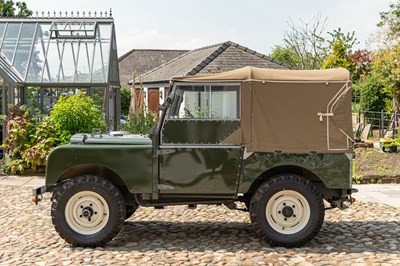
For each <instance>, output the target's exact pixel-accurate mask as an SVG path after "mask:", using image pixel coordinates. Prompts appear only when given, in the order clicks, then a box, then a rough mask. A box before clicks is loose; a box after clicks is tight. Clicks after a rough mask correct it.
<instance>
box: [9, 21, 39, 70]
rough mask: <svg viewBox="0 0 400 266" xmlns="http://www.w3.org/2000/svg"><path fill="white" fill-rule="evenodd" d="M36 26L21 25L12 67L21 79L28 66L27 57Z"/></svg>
mask: <svg viewBox="0 0 400 266" xmlns="http://www.w3.org/2000/svg"><path fill="white" fill-rule="evenodd" d="M35 29H36V24H33V23H27V24H23V25H22V29H21V34H20V37H19V41H18V46H17V50H16V53H15V58H14V62H13V65H14V67H15V69H16V70H17V71H18V73H19V74H20V75H21V77H25V74H26V70H27V68H28V64H29V55H30V52H31V50H32V44H33V41H34V35H35Z"/></svg>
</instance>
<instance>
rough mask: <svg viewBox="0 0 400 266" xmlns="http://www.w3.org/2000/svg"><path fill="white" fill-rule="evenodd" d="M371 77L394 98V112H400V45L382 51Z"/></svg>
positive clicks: (373, 66) (379, 53)
mask: <svg viewBox="0 0 400 266" xmlns="http://www.w3.org/2000/svg"><path fill="white" fill-rule="evenodd" d="M371 75H374V76H375V77H376V78H377V79H378V81H379V83H381V84H382V85H383V87H384V89H383V90H384V91H385V92H387V93H388V94H389V95H390V96H391V97H392V98H393V110H394V111H399V103H400V44H396V45H394V46H393V47H388V48H386V49H382V50H380V51H379V52H378V53H377V55H376V58H375V60H374V62H373V65H372V70H371Z"/></svg>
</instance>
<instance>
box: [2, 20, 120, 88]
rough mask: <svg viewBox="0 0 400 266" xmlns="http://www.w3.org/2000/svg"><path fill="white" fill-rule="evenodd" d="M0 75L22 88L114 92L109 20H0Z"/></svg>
mask: <svg viewBox="0 0 400 266" xmlns="http://www.w3.org/2000/svg"><path fill="white" fill-rule="evenodd" d="M0 75H1V76H2V77H3V78H5V79H7V80H9V81H11V82H13V83H15V84H20V85H25V86H55V87H61V86H81V87H95V86H108V85H109V86H117V87H119V86H120V82H119V74H118V56H117V45H116V38H115V30H114V20H113V18H112V17H80V18H79V17H75V18H63V17H59V18H58V17H57V18H56V17H52V18H43V17H42V18H37V17H36V18H26V19H21V18H17V19H10V18H7V19H0Z"/></svg>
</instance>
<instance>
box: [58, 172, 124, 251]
mask: <svg viewBox="0 0 400 266" xmlns="http://www.w3.org/2000/svg"><path fill="white" fill-rule="evenodd" d="M125 215H126V209H125V202H124V198H123V196H122V194H121V192H120V191H119V190H118V188H117V187H116V186H114V185H113V184H112V183H111V182H110V181H108V180H107V179H104V178H102V177H98V176H93V175H85V176H78V177H75V178H72V179H70V180H67V181H65V182H63V183H61V184H59V185H58V187H57V189H56V191H55V192H54V193H53V198H52V205H51V218H52V222H53V225H54V227H55V229H56V231H57V232H58V233H59V234H60V236H61V237H62V238H63V239H65V241H67V242H68V243H70V244H72V245H73V246H81V247H97V246H103V245H105V244H106V243H108V242H109V241H111V240H112V239H113V238H114V237H115V236H116V235H117V234H118V232H119V231H120V230H121V228H122V225H123V223H124V220H125Z"/></svg>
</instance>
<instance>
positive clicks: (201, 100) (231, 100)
mask: <svg viewBox="0 0 400 266" xmlns="http://www.w3.org/2000/svg"><path fill="white" fill-rule="evenodd" d="M239 88H240V86H239V85H185V86H177V88H176V91H175V100H174V103H173V105H172V108H171V111H170V114H169V117H170V118H173V119H218V120H221V119H239V118H240V117H239V113H240V112H239V102H240V101H239V95H240V94H239Z"/></svg>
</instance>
